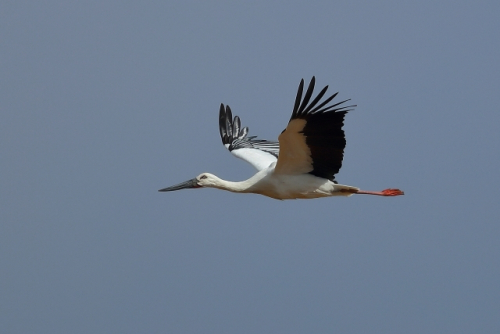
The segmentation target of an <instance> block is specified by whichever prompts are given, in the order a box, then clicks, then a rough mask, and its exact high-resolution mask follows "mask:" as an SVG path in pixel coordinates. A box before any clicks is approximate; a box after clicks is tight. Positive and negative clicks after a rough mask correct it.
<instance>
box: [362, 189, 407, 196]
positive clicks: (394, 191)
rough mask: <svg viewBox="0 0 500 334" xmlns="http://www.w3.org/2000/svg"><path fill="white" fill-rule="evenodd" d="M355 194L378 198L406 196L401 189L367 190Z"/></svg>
mask: <svg viewBox="0 0 500 334" xmlns="http://www.w3.org/2000/svg"><path fill="white" fill-rule="evenodd" d="M355 194H361V195H377V196H399V195H404V194H405V193H404V192H402V191H401V190H399V189H385V190H382V191H366V190H358V191H357V192H355Z"/></svg>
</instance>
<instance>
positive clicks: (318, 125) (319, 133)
mask: <svg viewBox="0 0 500 334" xmlns="http://www.w3.org/2000/svg"><path fill="white" fill-rule="evenodd" d="M315 82H316V79H315V77H312V79H311V82H310V83H309V87H308V88H307V92H306V95H305V96H304V99H303V100H302V91H303V89H304V88H303V86H304V80H303V79H302V80H301V82H300V84H299V89H298V91H297V97H296V98H295V104H294V108H293V112H292V117H291V118H290V121H292V120H294V119H304V120H306V124H305V126H304V128H303V130H302V133H303V135H304V136H305V137H306V145H307V146H308V147H309V149H310V150H311V158H312V161H313V170H312V171H311V172H309V173H310V174H312V175H315V176H318V177H322V178H325V179H329V180H331V181H334V182H335V180H334V179H335V174H337V173H338V172H339V170H340V168H341V167H342V160H343V158H344V148H345V145H346V140H345V134H344V130H342V127H343V126H344V116H345V114H346V113H347V112H348V111H351V110H353V109H352V108H353V107H355V105H350V106H341V104H343V103H345V102H347V101H349V100H344V101H341V102H338V103H335V104H333V105H330V106H326V107H325V105H327V104H328V103H329V102H330V101H331V100H333V99H334V98H335V97H336V96H337V94H338V93H335V94H333V95H331V96H330V97H328V98H327V99H326V100H325V101H323V102H322V103H321V104H319V105H318V106H316V104H317V103H318V102H319V101H320V100H321V98H322V97H323V95H324V94H325V93H326V91H327V89H328V86H326V87H325V88H323V90H322V91H321V92H320V93H319V94H318V95H317V96H316V98H314V99H313V101H312V102H311V103H310V104H309V105H308V103H309V100H310V98H311V96H312V93H313V90H314V85H315ZM301 100H302V103H301V102H300V101H301Z"/></svg>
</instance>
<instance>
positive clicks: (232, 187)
mask: <svg viewBox="0 0 500 334" xmlns="http://www.w3.org/2000/svg"><path fill="white" fill-rule="evenodd" d="M214 181H215V182H213V183H212V184H210V185H208V187H212V188H217V189H222V190H227V191H232V192H235V193H247V192H250V191H249V190H250V187H251V186H252V185H253V183H251V182H249V180H245V181H240V182H233V181H226V180H222V179H219V178H217V179H215V180H214Z"/></svg>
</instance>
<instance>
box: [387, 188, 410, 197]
mask: <svg viewBox="0 0 500 334" xmlns="http://www.w3.org/2000/svg"><path fill="white" fill-rule="evenodd" d="M381 193H382V196H399V195H404V194H405V193H404V192H402V191H401V190H399V189H385V190H382V191H381Z"/></svg>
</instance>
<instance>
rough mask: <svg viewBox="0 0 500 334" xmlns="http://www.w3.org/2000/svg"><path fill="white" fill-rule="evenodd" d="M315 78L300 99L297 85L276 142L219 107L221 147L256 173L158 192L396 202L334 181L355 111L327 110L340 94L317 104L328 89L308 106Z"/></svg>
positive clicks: (388, 192)
mask: <svg viewBox="0 0 500 334" xmlns="http://www.w3.org/2000/svg"><path fill="white" fill-rule="evenodd" d="M315 81H316V79H315V77H312V79H311V82H310V83H309V86H308V88H307V91H306V93H305V95H304V97H303V98H302V93H303V90H304V79H302V80H301V81H300V84H299V89H298V91H297V96H296V98H295V104H294V107H293V112H292V116H291V117H290V121H289V122H288V125H287V127H286V129H285V130H283V132H282V133H281V134H280V135H279V137H278V142H276V141H268V140H262V139H257V137H256V136H248V127H241V121H240V118H239V117H238V116H235V117H234V118H233V115H232V112H231V108H230V107H229V106H228V105H226V106H224V105H223V104H221V105H220V111H219V131H220V136H221V139H222V143H223V144H224V146H225V147H226V148H227V149H228V150H229V151H230V152H231V153H232V154H233V155H234V156H236V157H238V158H240V159H243V160H245V161H246V162H248V163H250V164H251V165H252V166H254V167H255V168H256V169H257V173H256V174H255V175H254V176H252V177H251V178H249V179H248V180H245V181H241V182H231V181H225V180H222V179H220V178H218V177H217V176H215V175H213V174H210V173H202V174H200V175H198V176H197V177H195V178H194V179H191V180H188V181H186V182H183V183H180V184H177V185H175V186H171V187H167V188H163V189H160V190H159V191H174V190H180V189H185V188H218V189H222V190H228V191H232V192H236V193H254V194H260V195H264V196H268V197H271V198H275V199H280V200H284V199H298V198H318V197H328V196H351V195H353V194H358V195H359V194H366V195H378V196H398V195H403V194H404V193H403V192H402V191H401V190H399V189H385V190H382V191H366V190H360V189H359V188H357V187H352V186H348V185H342V184H338V183H337V181H336V180H335V174H337V173H338V172H339V170H340V167H341V166H342V159H343V157H344V148H345V145H346V140H345V136H344V130H342V126H343V125H344V116H345V114H346V113H347V112H349V111H351V110H353V109H352V108H353V107H355V106H354V105H350V106H345V105H343V104H344V103H345V102H347V101H349V100H344V101H341V102H337V103H334V104H331V103H330V102H331V101H332V100H333V99H334V98H335V97H336V96H337V94H338V93H335V94H333V95H331V96H330V97H328V98H326V99H325V100H324V101H322V102H320V101H321V99H322V98H323V96H324V95H325V93H326V91H327V89H328V86H326V87H325V88H323V90H321V92H320V93H319V94H318V95H317V96H316V97H315V98H314V99H313V100H312V101H311V97H312V96H313V91H314V85H315Z"/></svg>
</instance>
